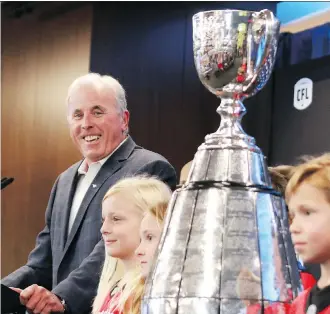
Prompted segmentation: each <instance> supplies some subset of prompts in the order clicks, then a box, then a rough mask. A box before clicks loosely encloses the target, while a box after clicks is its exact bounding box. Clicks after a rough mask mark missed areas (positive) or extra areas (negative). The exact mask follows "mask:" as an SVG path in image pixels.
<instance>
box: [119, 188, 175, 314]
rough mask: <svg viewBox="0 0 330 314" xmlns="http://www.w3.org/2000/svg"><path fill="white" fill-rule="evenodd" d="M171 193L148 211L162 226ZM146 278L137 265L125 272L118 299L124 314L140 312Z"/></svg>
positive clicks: (138, 313) (120, 309) (137, 313)
mask: <svg viewBox="0 0 330 314" xmlns="http://www.w3.org/2000/svg"><path fill="white" fill-rule="evenodd" d="M170 198H171V195H170V194H167V195H166V197H165V200H166V201H165V202H162V203H159V204H158V205H156V206H150V207H149V208H148V213H150V214H151V215H153V216H154V217H155V218H156V221H157V223H158V225H159V227H160V228H162V225H163V222H164V219H165V214H166V210H167V206H168V203H169V201H170ZM144 285H145V278H143V277H142V276H141V269H140V268H139V267H136V268H135V269H134V270H132V271H130V272H128V273H127V274H125V276H124V278H123V279H122V286H123V289H122V290H121V294H120V297H119V300H118V309H119V311H120V312H121V313H123V314H140V312H141V310H140V309H141V299H142V296H143V293H144Z"/></svg>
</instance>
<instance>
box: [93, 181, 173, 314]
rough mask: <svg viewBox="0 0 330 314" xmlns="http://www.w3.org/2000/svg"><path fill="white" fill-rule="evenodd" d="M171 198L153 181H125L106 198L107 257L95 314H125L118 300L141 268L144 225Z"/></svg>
mask: <svg viewBox="0 0 330 314" xmlns="http://www.w3.org/2000/svg"><path fill="white" fill-rule="evenodd" d="M170 197H171V190H170V189H169V187H168V186H167V185H166V184H165V183H163V182H161V181H159V180H157V179H155V178H150V177H149V178H147V177H135V178H127V179H124V180H121V181H119V182H118V183H117V184H115V185H114V186H113V187H111V188H110V190H109V191H108V192H107V193H106V195H105V196H104V198H103V202H102V218H103V220H104V222H103V225H102V228H101V233H102V236H103V239H104V244H105V251H106V257H105V262H104V266H103V270H102V274H101V278H100V283H99V287H98V292H97V296H96V298H95V301H94V304H93V313H100V314H120V313H121V309H119V307H118V300H119V298H120V295H121V291H122V289H123V276H124V274H126V273H129V272H130V271H132V270H133V269H135V268H136V266H137V264H138V261H137V257H136V255H135V250H136V248H137V247H138V246H139V244H140V235H139V230H140V224H141V221H142V219H143V217H144V214H145V213H146V212H147V211H148V210H150V208H156V207H157V206H160V205H161V206H162V205H163V204H167V203H168V201H169V199H170Z"/></svg>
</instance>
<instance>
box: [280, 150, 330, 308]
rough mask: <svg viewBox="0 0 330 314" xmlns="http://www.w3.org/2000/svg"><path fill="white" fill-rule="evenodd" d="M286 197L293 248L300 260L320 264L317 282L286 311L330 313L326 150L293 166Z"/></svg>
mask: <svg viewBox="0 0 330 314" xmlns="http://www.w3.org/2000/svg"><path fill="white" fill-rule="evenodd" d="M286 201H287V204H288V207H289V211H290V215H291V218H292V223H291V226H290V232H291V235H292V241H293V243H294V246H295V250H296V251H297V252H298V254H299V256H300V258H301V259H302V261H303V262H304V263H318V264H320V266H321V277H320V279H319V280H318V282H317V284H316V285H315V286H314V287H313V288H309V289H307V290H305V291H304V292H303V293H301V294H300V295H299V296H298V297H297V298H296V300H295V301H294V302H293V304H292V306H291V310H290V313H292V314H303V313H308V314H309V313H319V314H330V154H324V155H322V156H321V157H318V158H314V159H311V160H309V161H308V162H306V163H304V164H302V165H299V166H297V167H296V168H295V171H294V174H293V175H292V177H291V179H290V181H289V183H288V185H287V188H286Z"/></svg>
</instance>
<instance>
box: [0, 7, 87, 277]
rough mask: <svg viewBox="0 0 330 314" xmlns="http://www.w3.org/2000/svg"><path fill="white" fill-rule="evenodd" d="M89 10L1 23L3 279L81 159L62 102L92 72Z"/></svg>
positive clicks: (31, 242) (30, 242) (24, 252)
mask: <svg viewBox="0 0 330 314" xmlns="http://www.w3.org/2000/svg"><path fill="white" fill-rule="evenodd" d="M91 22H92V6H91V5H84V6H83V7H81V8H77V9H75V10H73V11H72V10H71V11H69V12H66V13H61V14H59V15H57V16H52V17H51V18H50V17H48V18H44V19H38V18H35V17H33V16H32V17H31V16H30V17H27V18H22V19H4V20H2V55H1V58H2V60H1V63H2V69H1V76H2V77H1V81H2V94H1V101H2V109H1V149H2V152H1V157H2V169H1V177H4V176H7V177H14V178H15V181H14V183H12V184H11V185H10V186H8V187H7V188H6V189H5V190H3V191H2V195H1V206H2V209H1V211H2V219H1V245H2V247H1V249H2V250H1V255H2V256H1V261H2V263H1V277H3V276H5V275H7V274H8V273H10V272H12V271H13V270H15V269H16V268H18V267H19V266H21V265H23V264H25V262H26V260H27V256H28V254H29V252H30V251H31V249H32V248H33V247H34V245H35V238H36V235H37V234H38V233H39V232H40V231H41V230H42V228H43V227H44V214H45V208H46V205H47V201H48V197H49V193H50V190H51V187H52V185H53V183H54V181H55V179H56V177H57V176H58V175H59V174H60V173H61V172H62V171H63V170H65V169H66V168H67V167H68V166H69V165H70V164H72V163H73V162H75V161H77V160H78V159H80V156H79V153H78V152H77V151H76V149H75V148H74V146H73V144H72V142H71V139H70V137H69V132H68V127H67V122H66V116H65V98H66V92H67V88H68V86H69V85H70V83H71V82H72V81H73V80H74V79H75V78H76V77H77V76H80V75H83V74H85V73H87V72H88V71H89V58H90V43H91Z"/></svg>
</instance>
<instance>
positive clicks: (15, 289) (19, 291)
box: [9, 287, 23, 293]
mask: <svg viewBox="0 0 330 314" xmlns="http://www.w3.org/2000/svg"><path fill="white" fill-rule="evenodd" d="M9 288H10V289H11V290H14V291H16V292H18V293H21V292H22V291H23V290H22V289H20V288H15V287H9Z"/></svg>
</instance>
